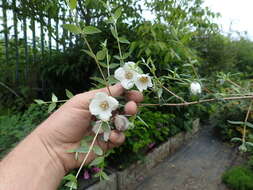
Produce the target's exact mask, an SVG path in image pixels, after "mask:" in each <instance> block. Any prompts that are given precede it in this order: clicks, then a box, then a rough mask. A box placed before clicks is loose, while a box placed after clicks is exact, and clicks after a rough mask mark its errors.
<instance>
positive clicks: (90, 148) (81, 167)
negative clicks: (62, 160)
mask: <svg viewBox="0 0 253 190" xmlns="http://www.w3.org/2000/svg"><path fill="white" fill-rule="evenodd" d="M101 126H102V123H101V125H100V126H99V128H98V130H97V132H96V135H95V137H94V139H93V141H92V143H91V145H90V147H89V150H88V153H87V154H86V155H85V157H84V159H83V162H82V164H81V166H80V168H79V170H78V172H77V173H76V176H75V177H76V179H77V178H78V176H79V174H80V172H81V170H82V169H83V166H84V164H85V162H86V160H87V158H88V156H89V154H90V152H91V150H92V148H93V146H94V144H95V141H96V139H97V136H98V133H99V131H100V129H101ZM72 189H73V187H71V188H70V190H72Z"/></svg>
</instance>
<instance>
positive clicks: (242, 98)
mask: <svg viewBox="0 0 253 190" xmlns="http://www.w3.org/2000/svg"><path fill="white" fill-rule="evenodd" d="M245 99H253V96H237V97H227V98H222V99H215V98H211V99H205V100H199V101H194V102H185V103H171V104H140V106H189V105H194V104H201V103H206V102H215V101H221V100H245Z"/></svg>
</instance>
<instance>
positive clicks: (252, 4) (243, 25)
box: [204, 0, 253, 39]
mask: <svg viewBox="0 0 253 190" xmlns="http://www.w3.org/2000/svg"><path fill="white" fill-rule="evenodd" d="M204 1H205V2H204V5H205V6H208V7H209V8H211V10H212V11H214V12H219V13H220V14H221V17H220V18H219V19H218V20H217V23H218V24H220V25H221V26H222V28H223V31H224V33H226V34H228V32H229V31H231V29H232V31H233V32H234V31H239V32H244V31H247V33H248V37H249V38H250V39H253V10H252V9H253V0H204ZM233 36H235V34H234V35H233Z"/></svg>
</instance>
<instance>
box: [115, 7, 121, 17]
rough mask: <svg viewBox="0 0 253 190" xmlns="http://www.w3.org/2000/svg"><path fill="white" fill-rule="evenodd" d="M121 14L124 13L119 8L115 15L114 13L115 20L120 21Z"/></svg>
mask: <svg viewBox="0 0 253 190" xmlns="http://www.w3.org/2000/svg"><path fill="white" fill-rule="evenodd" d="M121 13H122V8H121V7H119V8H118V9H117V10H116V11H115V13H114V16H113V17H114V19H115V20H118V19H119V17H120V16H121Z"/></svg>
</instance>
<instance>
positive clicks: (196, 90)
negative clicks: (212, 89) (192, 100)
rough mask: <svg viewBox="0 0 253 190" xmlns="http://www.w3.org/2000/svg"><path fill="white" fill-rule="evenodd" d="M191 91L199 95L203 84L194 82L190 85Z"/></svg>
mask: <svg viewBox="0 0 253 190" xmlns="http://www.w3.org/2000/svg"><path fill="white" fill-rule="evenodd" d="M190 90H191V93H192V94H193V95H197V94H200V93H201V85H200V84H199V83H198V82H192V83H191V86H190Z"/></svg>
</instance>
